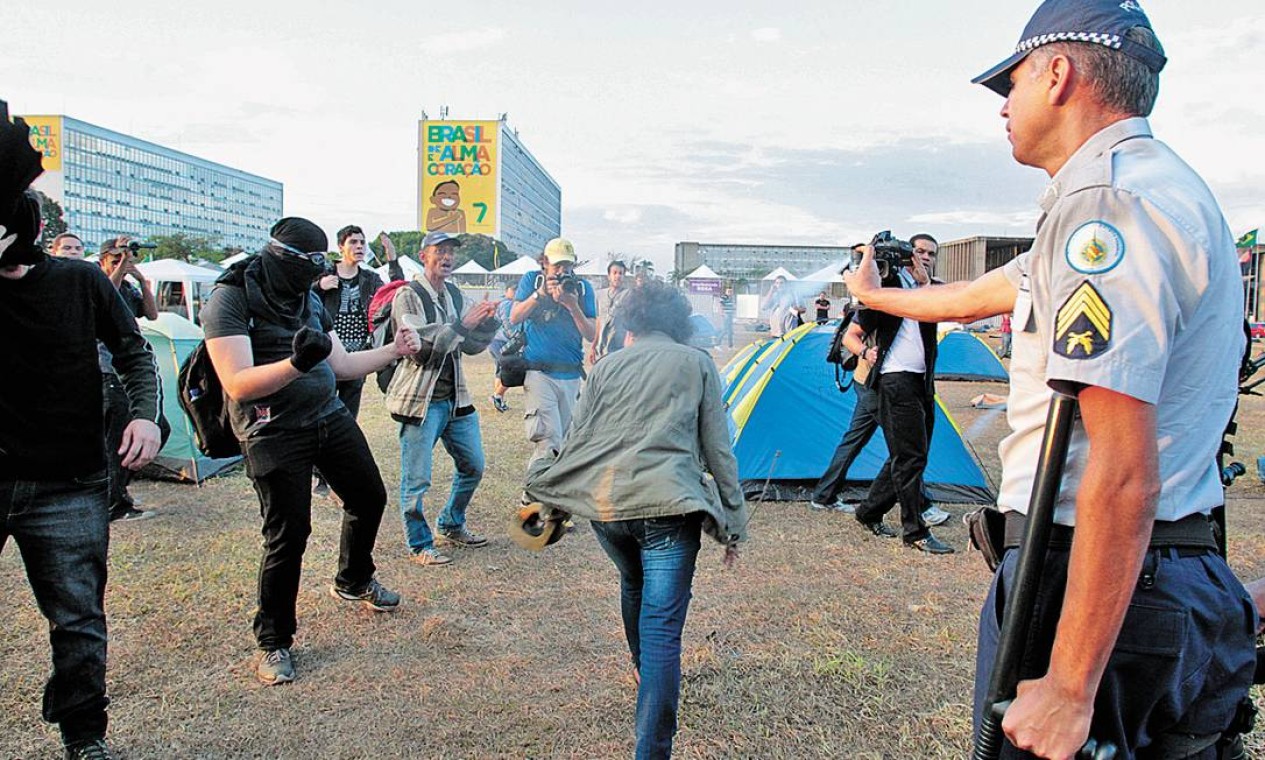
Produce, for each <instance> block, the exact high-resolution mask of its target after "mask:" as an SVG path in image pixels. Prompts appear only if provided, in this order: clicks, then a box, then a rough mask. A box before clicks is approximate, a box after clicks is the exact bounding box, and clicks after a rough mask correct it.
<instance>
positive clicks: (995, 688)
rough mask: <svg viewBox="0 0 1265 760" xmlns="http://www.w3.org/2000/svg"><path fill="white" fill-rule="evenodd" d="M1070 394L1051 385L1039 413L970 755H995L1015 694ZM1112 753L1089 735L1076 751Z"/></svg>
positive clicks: (1058, 478) (1058, 476)
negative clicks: (1040, 424) (1031, 469)
mask: <svg viewBox="0 0 1265 760" xmlns="http://www.w3.org/2000/svg"><path fill="white" fill-rule="evenodd" d="M1076 409H1077V406H1076V398H1075V397H1073V396H1068V395H1065V394H1063V393H1059V392H1057V391H1055V393H1054V396H1053V398H1051V399H1050V412H1049V414H1048V415H1047V416H1046V419H1045V436H1044V437H1043V438H1042V440H1041V456H1040V458H1039V459H1038V460H1037V472H1036V477H1035V479H1034V482H1033V486H1032V496H1031V497H1030V498H1029V500H1028V524H1027V527H1026V528H1025V529H1024V534H1023V543H1021V544H1020V545H1019V549H1018V551H1019V559H1018V561H1017V563H1016V565H1015V577H1014V579H1013V580H1012V581H1011V584H1010V588H1009V589H1008V590H1007V591H1006V610H1005V613H1004V614H1003V616H1002V622H1001V635H1000V639H999V641H998V644H997V656H996V658H995V659H994V660H993V673H992V677H991V678H990V679H989V682H988V697H987V699H986V701H985V702H984V713H983V715H982V716H981V719H980V729H979V735H978V736H977V737H976V738H975V752H974V754H973V755H972V757H973V759H974V760H997V758H999V757H1000V756H1001V747H1002V740H1003V738H1004V735H1003V734H1002V730H1001V721H1002V716H1003V715H1005V713H1006V708H1007V707H1009V706H1010V701H1011V700H1012V699H1014V698H1015V689H1016V687H1017V686H1018V685H1019V668H1020V665H1021V664H1022V663H1023V658H1024V654H1025V652H1024V648H1025V646H1026V644H1027V641H1028V633H1029V629H1030V627H1031V625H1032V612H1033V610H1034V609H1035V607H1036V603H1037V590H1038V588H1039V587H1040V584H1041V572H1042V569H1043V568H1044V567H1045V555H1046V550H1047V549H1049V548H1050V532H1051V530H1052V529H1053V527H1054V507H1055V504H1056V503H1057V502H1058V496H1059V487H1060V486H1061V485H1062V483H1063V465H1065V464H1066V463H1067V449H1068V445H1069V443H1070V442H1071V438H1072V423H1073V422H1074V421H1075V420H1076ZM1115 756H1116V747H1115V745H1113V744H1099V743H1097V742H1095V741H1094V740H1093V739H1090V740H1089V741H1088V742H1086V743H1085V746H1083V747H1081V749H1080V752H1078V753H1077V757H1080V758H1092V760H1111V758H1114V757H1115Z"/></svg>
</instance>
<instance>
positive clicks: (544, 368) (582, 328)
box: [510, 238, 597, 465]
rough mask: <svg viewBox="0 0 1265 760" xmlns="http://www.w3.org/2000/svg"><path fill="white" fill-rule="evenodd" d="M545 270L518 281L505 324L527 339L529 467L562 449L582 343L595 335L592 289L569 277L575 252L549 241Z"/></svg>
mask: <svg viewBox="0 0 1265 760" xmlns="http://www.w3.org/2000/svg"><path fill="white" fill-rule="evenodd" d="M544 259H545V261H544V263H545V269H544V271H543V272H528V273H527V274H524V275H523V277H522V279H521V280H519V281H518V290H517V292H516V293H515V295H514V300H515V304H514V308H513V309H511V310H510V322H511V323H513V324H516V325H517V324H522V325H523V330H524V331H525V334H526V337H527V347H526V349H525V350H524V352H523V358H524V359H526V361H527V379H526V380H525V381H524V382H523V391H524V392H525V393H526V400H525V414H524V419H525V420H526V425H527V440H529V441H531V442H532V443H534V444H536V448H535V450H534V451H533V452H532V455H531V458H530V459H529V460H528V464H529V465H530V463H531V462H533V461H535V460H537V459H540V458H541V457H543V456H545V455H546V454H548V453H550V452H551V451H556V450H557V449H558V448H559V447H561V446H562V438H563V436H565V435H566V433H567V428H569V427H570V426H571V411H572V410H573V409H574V408H575V400H576V398H577V397H578V396H579V395H580V378H581V376H582V374H583V362H584V341H586V340H588V341H592V340H593V339H594V338H595V337H596V336H597V325H596V323H595V320H596V318H597V302H596V301H597V299H596V298H595V297H594V294H593V288H592V287H591V286H590V285H589V284H588V283H587V282H585V281H584V280H582V279H580V278H578V277H576V276H575V274H574V270H575V261H576V258H575V247H574V246H572V245H571V241H570V240H565V239H563V238H554V239H553V240H550V241H549V243H548V244H546V245H545V252H544Z"/></svg>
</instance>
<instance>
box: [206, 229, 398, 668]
mask: <svg viewBox="0 0 1265 760" xmlns="http://www.w3.org/2000/svg"><path fill="white" fill-rule="evenodd" d="M271 234H272V239H271V241H270V242H269V243H268V245H267V246H265V247H264V249H263V250H262V251H260V253H259V255H257V256H252V257H251V258H249V259H247V260H246V261H245V262H242V263H241V264H239V265H237V266H235V267H233V268H231V269H230V270H229V271H228V272H226V273H225V274H224V276H223V277H221V278H220V280H219V281H218V283H217V285H216V287H215V289H214V290H213V291H212V293H211V296H210V298H209V299H208V302H207V305H206V307H205V308H204V310H203V312H202V326H203V330H204V333H205V335H206V346H207V352H208V354H209V356H210V358H211V362H212V364H213V365H214V366H215V370H216V373H217V374H218V375H219V377H220V381H221V382H222V383H223V385H224V390H225V392H226V393H227V394H228V407H229V412H230V415H231V417H232V424H233V432H234V433H235V434H236V435H237V438H238V440H239V441H241V445H242V453H243V455H244V457H245V459H246V468H247V474H248V475H249V477H250V479H251V481H252V483H254V486H255V492H256V493H257V494H258V495H259V505H260V513H261V514H262V516H263V537H264V553H263V560H262V563H261V566H260V571H259V607H258V610H257V611H256V613H255V624H254V628H255V638H256V640H257V641H258V644H259V648H260V650H262V655H261V657H260V660H259V663H258V666H257V668H256V672H255V674H256V677H258V679H259V680H260V681H261V682H262V683H264V684H267V685H272V684H280V683H286V682H289V681H292V680H294V677H295V670H294V663H293V660H292V659H291V655H290V647H291V646H292V645H293V643H294V632H295V628H296V620H295V603H296V600H297V597H298V592H299V573H300V569H301V565H302V561H303V551H304V549H305V547H306V545H307V538H308V535H309V534H310V533H311V530H312V525H311V523H312V519H311V511H312V491H311V481H312V468H313V467H314V466H317V467H320V469H321V472H322V473H323V474H324V475H325V478H326V479H327V480H328V481H329V485H330V487H331V488H332V489H333V491H334V493H335V494H337V495H338V496H339V497H340V499H341V500H342V503H343V526H342V537H341V542H340V546H339V555H338V572H337V574H336V575H335V577H334V584H333V586H332V587H331V588H330V593H331V594H332V595H333V596H334V597H335V598H337V599H341V600H344V601H348V602H353V603H358V604H362V605H364V606H366V607H369V608H370V609H373V610H376V611H379V612H388V611H391V610H394V609H395V608H396V607H397V606H398V605H399V603H400V596H399V594H396V593H395V592H393V591H390V590H388V589H387V588H385V587H384V586H383V585H382V584H381V583H379V582H378V581H377V579H376V578H375V577H374V571H375V568H374V564H373V546H374V542H375V541H376V539H377V535H378V524H379V523H380V522H381V519H382V510H383V507H384V506H385V504H386V490H385V488H384V487H383V485H382V477H381V475H379V473H378V467H377V465H376V464H375V463H374V460H373V456H372V455H371V454H370V451H369V444H368V443H367V442H366V441H365V437H364V434H363V433H362V432H361V430H360V428H359V426H358V425H357V424H356V421H355V419H354V418H353V417H352V416H351V414H350V413H349V412H348V411H347V408H346V406H344V404H343V402H342V400H341V399H339V397H338V395H337V393H336V392H335V383H336V381H337V380H343V379H351V378H356V377H364V376H365V375H367V374H369V373H370V372H376V371H377V370H379V369H382V368H383V367H385V366H386V365H387V364H388V363H390V362H392V361H394V360H395V359H397V358H398V357H400V356H402V355H406V354H411V353H414V352H416V351H417V350H418V349H419V348H420V343H419V342H418V339H417V334H416V333H415V332H414V331H413V330H412V329H410V328H408V327H402V328H401V329H400V330H399V331H398V332H397V333H396V337H395V341H394V342H393V343H390V344H387V345H385V346H383V347H381V348H377V349H373V350H370V351H360V352H356V353H348V352H347V351H346V350H345V349H344V348H343V345H342V343H341V341H339V339H338V336H337V334H336V333H335V332H334V331H333V330H334V322H333V319H332V318H331V317H330V315H329V313H328V312H327V311H326V310H325V308H324V307H323V306H322V305H321V301H320V298H319V297H318V296H317V295H316V294H315V293H313V292H312V290H311V288H312V284H313V283H314V282H315V280H316V279H317V277H319V276H320V274H321V272H322V271H323V267H324V265H325V253H324V251H325V247H326V244H327V239H326V237H325V233H324V232H322V231H321V229H320V228H319V227H317V226H316V225H315V224H313V223H312V222H310V221H308V220H306V219H300V218H297V217H287V218H285V219H282V220H281V221H279V222H277V224H276V225H275V226H273V228H272V231H271Z"/></svg>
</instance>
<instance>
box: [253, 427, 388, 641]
mask: <svg viewBox="0 0 1265 760" xmlns="http://www.w3.org/2000/svg"><path fill="white" fill-rule="evenodd" d="M242 453H243V455H244V456H245V458H246V473H247V474H248V475H249V476H250V479H251V482H252V483H254V486H255V493H257V494H259V512H260V515H261V516H262V517H263V537H264V553H263V560H262V562H261V563H260V566H259V609H258V611H257V612H256V613H255V638H256V639H257V640H258V642H259V647H260V648H261V649H276V648H279V647H286V648H288V647H290V646H291V645H292V644H293V643H294V631H295V628H296V625H297V623H296V620H295V603H296V601H297V599H298V595H299V576H300V572H301V570H302V565H303V552H304V550H305V549H306V548H307V538H308V536H309V535H311V533H312V467H313V466H318V467H320V468H321V472H322V473H324V474H325V477H326V478H327V479H328V480H329V485H330V488H332V489H333V491H334V493H336V494H338V496H339V498H340V499H342V502H343V529H342V538H341V540H340V543H339V548H338V574H337V575H336V576H335V578H334V583H335V584H336V585H338V587H339V588H345V589H350V590H352V591H359V590H361V589H363V588H364V587H365V586H366V585H368V583H369V581H370V580H372V579H373V574H374V571H375V569H376V568H375V567H374V565H373V546H374V543H375V542H376V541H377V538H378V526H379V524H380V523H381V522H382V510H383V508H384V507H385V506H386V501H387V494H386V489H385V487H384V486H383V485H382V476H381V475H380V474H379V473H378V466H377V465H376V464H375V463H374V461H373V456H372V454H370V452H369V444H368V442H367V441H365V436H364V433H362V432H361V430H360V426H359V425H357V424H356V421H355V420H354V419H352V417H351V414H350V413H348V412H347V410H345V409H339V410H338V411H337V412H335V413H334V414H331V415H329V416H328V417H326V418H325V419H323V420H321V421H320V422H318V423H316V424H315V425H313V426H312V427H311V428H309V429H307V430H301V431H289V432H281V433H277V434H274V435H269V436H261V437H258V438H252V439H250V440H248V441H246V442H245V443H243V444H242Z"/></svg>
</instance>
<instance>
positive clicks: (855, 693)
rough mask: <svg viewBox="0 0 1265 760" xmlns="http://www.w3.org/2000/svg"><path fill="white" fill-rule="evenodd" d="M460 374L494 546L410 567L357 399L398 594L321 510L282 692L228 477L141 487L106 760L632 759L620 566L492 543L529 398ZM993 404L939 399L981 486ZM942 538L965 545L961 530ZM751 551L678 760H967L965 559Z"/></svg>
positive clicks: (481, 504) (34, 673) (29, 647)
mask: <svg viewBox="0 0 1265 760" xmlns="http://www.w3.org/2000/svg"><path fill="white" fill-rule="evenodd" d="M724 358H725V357H724V355H721V356H720V357H719V359H720V361H722V362H723V360H724ZM468 366H469V370H470V375H471V382H472V384H473V388H474V389H475V391H476V400H477V403H478V406H479V414H480V416H481V418H482V419H481V424H482V429H483V439H484V445H485V447H486V449H487V460H488V469H487V474H486V475H485V477H484V481H483V484H482V485H481V486H480V488H479V491H478V493H477V494H476V495H475V499H474V503H473V505H472V507H471V510H470V521H471V527H472V528H473V529H474V530H477V531H481V532H486V533H487V534H488V535H489V536H490V537H491V539H492V540H491V543H490V544H489V546H488V547H487V548H484V549H477V550H464V551H454V558H455V561H454V562H453V564H452V565H449V566H446V567H416V566H414V565H411V564H409V563H408V562H407V559H406V556H407V552H406V549H405V546H404V539H403V528H402V527H401V524H400V518H399V517H398V512H397V510H396V507H395V500H396V490H395V489H396V488H398V483H399V454H398V451H399V449H398V444H397V443H396V440H395V430H394V424H393V423H392V422H391V421H390V419H389V418H388V416H387V415H386V413H385V411H384V410H383V407H382V403H381V396H380V395H379V394H378V393H377V392H376V391H375V390H372V389H368V390H366V391H365V394H366V396H365V402H364V409H363V411H362V413H361V417H362V422H363V425H364V427H365V430H366V433H367V435H368V437H369V441H370V443H371V445H372V446H373V448H374V451H375V452H376V454H377V455H378V462H379V465H380V467H381V469H382V474H383V477H384V478H385V480H386V482H387V484H388V491H389V493H390V494H391V499H390V501H391V503H390V504H389V506H388V510H387V517H386V519H384V521H383V526H382V531H381V534H380V536H379V541H378V551H377V562H378V566H379V577H380V578H381V579H382V580H383V582H384V583H386V584H387V585H388V586H389V587H391V588H394V589H396V590H397V591H399V592H400V593H401V594H403V595H404V599H405V601H404V604H403V605H402V606H401V607H400V609H399V611H398V612H396V613H395V614H391V615H382V614H373V613H370V612H365V611H362V610H361V609H360V608H358V607H355V606H353V605H349V604H346V603H344V602H340V601H338V600H335V599H332V598H331V597H330V596H329V594H328V593H327V587H328V585H329V583H330V581H331V578H332V575H333V572H334V563H335V557H336V552H337V541H338V525H339V522H338V521H339V511H338V507H337V506H336V505H335V504H334V503H333V502H331V501H327V500H318V501H317V502H316V503H315V505H314V508H313V513H314V514H313V535H312V540H311V542H310V544H309V548H308V553H307V558H306V563H305V574H304V580H303V586H302V590H301V593H300V598H299V633H298V641H297V644H296V648H295V658H296V664H297V667H298V671H299V679H298V681H296V682H295V683H294V684H291V685H289V686H283V687H277V688H263V687H260V686H258V685H256V683H255V681H254V679H253V677H252V670H251V669H252V665H253V658H254V657H255V652H254V648H253V647H254V643H253V639H252V636H251V633H250V618H251V613H252V609H253V604H254V601H253V599H254V588H255V574H256V570H257V567H258V560H259V558H258V554H259V541H260V539H259V514H258V504H257V501H256V499H255V495H254V492H253V491H252V489H251V487H250V484H249V482H248V481H247V479H246V478H245V476H244V475H243V474H242V473H241V472H237V473H234V474H232V475H230V476H228V477H224V478H220V479H217V480H213V481H211V482H209V483H208V484H207V485H206V486H205V487H203V488H200V489H199V488H193V487H190V486H183V485H172V484H167V483H158V482H141V483H138V484H136V486H135V487H134V489H133V491H134V493H135V494H136V495H138V496H140V497H141V498H142V499H143V501H144V502H145V504H144V507H145V508H146V509H153V510H155V511H156V512H158V513H159V516H157V517H155V518H154V519H152V520H146V521H143V522H139V523H133V524H125V525H120V526H118V527H117V528H116V529H115V531H114V533H113V536H112V539H111V540H112V547H111V565H110V573H111V575H110V584H109V591H108V597H107V601H106V604H107V611H108V614H109V619H110V672H109V678H110V691H111V696H112V698H113V700H114V703H113V705H112V707H111V710H110V715H111V720H112V728H111V734H112V740H113V742H114V744H115V746H116V747H117V748H118V750H119V754H120V755H121V756H123V757H129V758H160V757H161V758H167V757H179V758H227V757H233V758H239V757H241V758H251V757H258V758H276V757H285V758H298V757H305V756H319V757H340V758H343V757H345V758H359V757H374V758H379V757H414V756H417V755H418V754H426V755H442V756H448V757H463V758H464V757H469V758H476V757H477V758H523V757H532V758H539V757H556V758H606V757H620V756H623V757H627V756H630V755H631V754H632V748H633V744H632V721H633V708H634V703H635V698H636V693H635V691H634V689H633V688H632V686H631V681H630V680H629V678H628V664H627V662H628V656H627V651H626V649H625V646H624V643H623V639H622V632H621V628H620V621H619V611H618V581H617V577H616V574H615V570H614V568H613V567H612V565H611V563H610V561H609V560H607V558H606V557H605V555H604V554H603V553H602V552H601V550H600V549H599V548H598V546H597V544H596V542H595V541H594V539H593V534H592V531H591V530H590V529H589V528H588V527H587V526H586V525H583V524H582V525H581V526H580V527H579V529H578V530H577V531H576V533H575V534H574V535H571V536H568V537H567V538H566V539H565V540H564V541H562V542H561V543H560V544H559V545H557V546H556V547H553V548H552V549H551V550H550V551H547V552H544V553H542V554H539V555H533V554H528V553H526V552H524V551H521V550H519V549H517V548H516V547H514V546H513V545H512V544H510V542H509V540H508V539H507V538H506V536H505V533H504V525H505V522H506V521H507V519H508V515H509V511H510V509H511V506H512V505H513V504H515V502H516V500H517V497H518V493H519V490H520V487H521V475H522V472H523V469H524V465H525V462H526V457H527V453H528V446H527V443H526V441H525V436H524V432H523V425H522V413H521V410H522V396H521V393H519V392H518V391H513V392H511V393H510V396H509V402H510V404H511V406H512V407H513V408H512V409H511V411H510V412H507V413H504V414H498V413H497V412H496V411H494V410H493V409H492V408H491V404H490V403H488V401H487V398H486V397H487V394H488V393H489V392H490V386H491V365H490V361H489V360H488V359H487V358H486V356H482V357H477V358H475V359H474V360H471V361H469V364H468ZM998 388H999V386H997V385H995V384H990V383H943V384H941V395H942V398H943V400H944V403H945V406H946V407H947V408H948V409H949V411H950V412H951V414H953V416H954V417H955V418H956V420H957V423H958V425H959V426H960V427H961V429H962V430H963V431H964V432H965V433H967V434H968V437H969V439H970V440H971V442H972V443H973V445H974V448H975V449H976V451H977V452H978V454H979V455H980V457H981V459H982V461H983V462H984V464H985V468H986V469H987V471H988V472H989V473H990V476H991V477H993V478H994V480H996V479H997V478H998V477H999V475H1000V472H999V464H998V461H997V453H996V452H997V442H998V441H999V440H1000V438H1001V436H1002V435H1003V433H1004V431H1005V418H1004V413H999V412H995V411H989V410H979V409H973V408H972V407H970V405H969V401H970V399H971V398H972V397H973V396H975V395H977V394H979V393H981V392H984V391H990V390H997V389H998ZM1262 422H1265V404H1262V402H1261V400H1260V399H1259V398H1246V399H1244V401H1243V409H1242V411H1241V413H1240V430H1241V431H1242V433H1241V434H1240V435H1239V436H1238V446H1239V451H1240V455H1241V456H1240V459H1242V460H1243V461H1244V462H1245V463H1246V464H1248V469H1249V473H1250V475H1249V477H1246V478H1243V479H1241V480H1240V481H1239V483H1237V484H1236V485H1235V486H1234V487H1233V489H1232V490H1231V491H1230V497H1231V498H1230V524H1231V537H1232V547H1231V551H1232V557H1231V559H1232V562H1231V564H1232V565H1233V566H1234V568H1235V570H1236V571H1238V572H1240V573H1242V574H1243V575H1247V576H1259V575H1261V574H1265V516H1263V515H1262V510H1261V503H1262V500H1265V486H1262V485H1261V484H1260V483H1259V482H1258V481H1257V480H1256V478H1255V477H1254V475H1255V460H1256V457H1258V456H1260V455H1261V454H1262V453H1263V452H1265V425H1262ZM1121 466H1128V463H1124V462H1122V463H1121ZM435 472H436V477H435V481H436V482H435V486H434V489H435V496H436V497H437V498H435V499H431V500H430V504H429V505H428V506H429V508H430V511H431V513H432V514H434V513H435V510H436V509H437V507H436V506H434V505H436V504H441V500H442V498H444V497H446V495H447V491H448V485H449V483H450V481H451V465H450V460H448V459H447V457H446V455H444V454H443V453H442V451H441V452H440V453H438V454H437V456H436V468H435ZM937 534H938V535H941V536H943V537H944V538H945V539H946V540H947V541H949V542H950V543H951V544H953V545H954V546H955V547H957V548H958V549H959V550H961V549H962V547H963V546H964V544H965V540H966V539H965V534H964V530H963V528H962V526H961V523H960V521H958V520H956V519H955V520H952V521H950V522H949V523H948V524H947V525H945V526H944V528H943V529H937ZM752 536H753V540H752V542H751V544H750V545H749V546H748V548H747V550H746V552H745V555H744V558H743V561H742V563H741V565H740V566H739V568H738V569H737V570H736V571H735V572H725V571H724V570H722V568H721V566H720V559H721V550H720V548H719V546H716V545H711V546H707V547H705V548H704V552H703V554H702V556H701V557H700V562H699V571H698V575H697V578H696V580H695V584H694V601H693V604H692V609H691V611H690V618H689V624H688V626H687V628H686V631H685V642H684V644H685V653H684V685H683V693H682V700H681V731H680V735H679V738H678V741H677V754H678V756H679V757H683V758H703V757H706V758H740V757H753V758H754V757H759V758H817V757H821V758H827V757H849V758H882V757H907V756H915V757H920V758H961V757H964V756H966V755H967V753H968V751H969V750H968V747H969V738H970V699H971V682H972V669H973V663H974V655H975V651H974V650H975V646H974V640H975V626H976V613H977V610H978V607H979V604H980V602H981V600H982V599H983V597H984V594H985V593H986V591H987V584H988V580H989V575H988V573H987V571H986V570H985V568H984V567H983V564H982V562H981V561H980V560H979V558H978V557H977V556H975V555H973V554H970V553H967V552H964V551H959V553H957V554H955V555H952V556H950V557H927V556H923V555H919V554H916V553H913V552H910V551H907V550H904V549H902V548H901V547H900V546H899V545H898V542H891V541H882V540H880V539H877V538H874V537H872V536H870V535H869V534H867V533H865V532H864V531H861V530H860V529H858V528H857V527H856V525H855V524H854V523H853V522H852V521H851V520H850V519H849V518H847V517H846V516H842V515H834V514H829V515H821V514H814V513H810V512H809V510H807V509H806V508H805V507H804V506H803V505H801V504H783V503H776V504H766V505H764V506H763V507H761V508H760V510H759V511H758V513H757V514H756V517H755V519H754V521H753V525H752ZM894 544H897V545H894ZM6 548H7V551H5V552H4V553H3V554H2V555H0V596H3V597H4V598H5V599H6V600H7V602H6V604H5V605H4V613H3V619H2V620H0V662H3V663H4V665H3V666H2V667H0V757H6V758H7V757H14V758H17V757H21V758H33V757H55V756H57V753H58V751H59V748H58V742H57V738H56V731H55V729H54V728H52V727H50V726H47V725H45V724H43V723H41V722H40V720H39V700H40V694H41V689H42V687H43V679H44V678H45V677H46V675H47V672H48V664H47V663H48V640H47V627H46V625H45V623H44V621H43V619H42V618H41V617H40V615H39V613H38V611H37V610H36V609H35V605H34V604H33V602H32V599H31V594H30V590H29V588H28V587H27V585H26V580H25V576H24V574H23V571H22V565H21V559H20V557H19V553H18V552H17V551H16V550H15V548H14V547H12V546H9V547H6ZM1258 696H1259V694H1258ZM1259 745H1260V742H1259V741H1258V746H1259Z"/></svg>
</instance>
